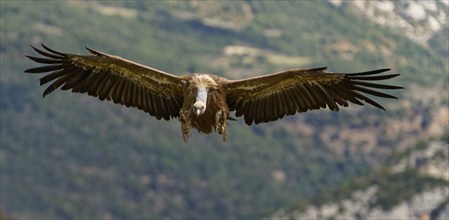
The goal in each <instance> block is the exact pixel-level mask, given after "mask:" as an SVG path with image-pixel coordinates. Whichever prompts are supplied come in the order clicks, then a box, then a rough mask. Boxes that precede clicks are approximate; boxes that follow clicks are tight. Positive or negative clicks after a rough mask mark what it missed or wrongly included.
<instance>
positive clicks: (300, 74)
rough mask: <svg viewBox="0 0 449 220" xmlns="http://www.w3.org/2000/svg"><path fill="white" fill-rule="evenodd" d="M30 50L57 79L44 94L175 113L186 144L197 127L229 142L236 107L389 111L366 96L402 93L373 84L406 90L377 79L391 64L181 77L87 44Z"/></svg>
mask: <svg viewBox="0 0 449 220" xmlns="http://www.w3.org/2000/svg"><path fill="white" fill-rule="evenodd" d="M31 47H32V48H33V49H34V50H35V51H36V52H37V53H39V54H40V55H42V56H43V57H33V56H27V57H28V58H30V59H31V60H33V61H36V62H38V63H42V64H44V66H41V67H37V68H31V69H28V70H26V71H25V72H26V73H38V74H44V76H43V77H42V78H40V84H41V85H44V84H46V83H49V82H51V84H50V86H48V88H47V89H46V90H45V91H44V94H43V96H46V95H48V94H49V93H51V92H53V91H54V90H55V89H57V88H59V87H61V86H62V87H61V89H62V90H70V89H71V90H72V92H77V93H87V94H88V95H91V96H96V97H98V98H99V99H100V100H105V99H106V100H111V101H113V102H114V103H118V104H122V105H125V106H127V107H131V106H132V107H137V108H138V109H140V110H143V111H145V112H148V113H149V114H150V115H152V116H154V117H156V118H157V119H161V118H163V119H165V120H169V119H171V118H177V119H178V120H179V121H180V122H181V130H182V135H183V138H184V141H185V142H187V140H188V138H189V136H190V129H191V128H196V129H197V130H198V131H199V132H203V133H211V132H213V131H216V132H218V133H219V134H221V135H222V136H223V141H226V126H227V122H226V121H227V120H228V119H231V118H230V116H229V113H230V112H231V111H235V116H236V117H240V116H243V117H244V119H245V123H246V124H248V125H252V124H253V123H254V124H259V123H262V122H270V121H275V120H277V119H280V118H283V117H284V116H285V115H293V114H296V113H297V112H306V111H308V110H314V109H320V108H326V107H328V108H329V109H330V110H332V111H338V110H339V106H344V107H347V106H348V102H351V103H354V104H358V105H363V102H366V103H368V104H371V105H373V106H375V107H377V108H380V109H384V108H383V107H382V106H381V105H380V104H378V103H377V102H375V101H373V100H372V99H370V98H368V97H367V96H366V94H368V95H371V96H378V97H382V98H396V97H394V96H392V95H389V94H385V93H382V92H379V91H376V90H374V89H400V88H402V87H398V86H392V85H384V84H381V83H373V82H372V81H379V80H386V79H390V78H393V77H396V76H398V75H399V74H380V73H383V72H385V71H388V70H389V69H378V70H371V71H366V72H359V73H332V72H327V71H326V68H324V67H323V68H314V69H291V70H286V71H281V72H277V73H273V74H268V75H263V76H257V77H252V78H248V79H241V80H229V79H226V78H223V77H219V76H216V75H212V74H203V73H196V74H193V75H183V76H176V75H173V74H170V73H166V72H163V71H160V70H157V69H154V68H151V67H148V66H144V65H141V64H138V63H135V62H132V61H130V60H126V59H123V58H121V57H118V56H113V55H109V54H106V53H103V52H99V51H95V50H92V49H89V48H86V49H87V50H88V51H89V52H90V53H91V54H92V55H75V54H67V53H61V52H58V51H55V50H52V49H50V48H48V47H47V46H45V45H43V44H42V47H43V48H44V49H45V50H42V49H37V48H35V47H33V46H31ZM362 101H363V102H362ZM384 110H385V109H384Z"/></svg>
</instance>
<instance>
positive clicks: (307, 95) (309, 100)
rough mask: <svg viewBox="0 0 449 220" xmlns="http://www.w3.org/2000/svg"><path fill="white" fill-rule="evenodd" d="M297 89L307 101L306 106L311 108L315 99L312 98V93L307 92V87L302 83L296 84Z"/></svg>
mask: <svg viewBox="0 0 449 220" xmlns="http://www.w3.org/2000/svg"><path fill="white" fill-rule="evenodd" d="M298 89H299V90H300V92H301V94H302V96H301V97H304V100H305V101H306V102H307V108H308V109H312V108H313V106H314V105H315V101H314V100H313V97H312V95H311V94H310V93H309V91H308V89H307V88H306V87H304V85H303V84H301V85H298Z"/></svg>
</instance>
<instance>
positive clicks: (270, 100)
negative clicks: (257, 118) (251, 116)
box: [265, 94, 273, 122]
mask: <svg viewBox="0 0 449 220" xmlns="http://www.w3.org/2000/svg"><path fill="white" fill-rule="evenodd" d="M272 106H273V95H272V94H270V95H268V97H267V99H266V100H265V110H266V120H265V122H268V121H270V120H272V118H273V109H272Z"/></svg>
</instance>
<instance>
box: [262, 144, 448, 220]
mask: <svg viewBox="0 0 449 220" xmlns="http://www.w3.org/2000/svg"><path fill="white" fill-rule="evenodd" d="M448 152H449V148H448V143H447V141H446V142H440V141H434V142H430V143H428V144H426V145H425V147H422V146H420V147H419V149H416V150H413V151H410V152H408V153H405V154H404V153H402V154H400V155H401V156H398V157H397V162H396V163H395V164H393V165H392V166H391V167H389V168H387V169H388V170H389V173H390V174H393V175H396V174H400V173H403V172H407V171H409V170H415V171H417V172H416V175H417V176H416V177H417V178H422V177H426V178H430V179H426V180H427V181H429V180H432V179H433V178H434V179H435V180H440V181H441V182H440V183H439V184H436V185H433V186H431V187H424V190H422V191H420V192H413V193H414V194H413V195H411V196H408V197H407V199H405V200H402V201H398V202H396V204H393V205H392V207H389V208H382V204H381V203H379V198H380V197H384V192H382V191H383V189H381V187H382V188H388V187H390V186H388V185H387V186H385V184H384V185H383V186H379V185H378V184H371V185H369V186H367V187H364V188H362V189H357V190H354V191H352V192H349V194H348V195H342V197H343V198H344V199H342V200H339V201H334V202H327V203H326V202H325V203H324V204H321V205H315V204H309V205H307V206H305V207H303V208H301V209H297V210H293V211H287V210H284V209H282V210H278V211H277V212H276V213H274V214H273V215H272V216H271V217H269V219H449V161H448V160H447V158H449V153H448ZM387 175H389V174H387ZM391 184H392V185H394V184H396V183H395V182H393V183H391ZM398 184H400V183H398ZM418 184H419V183H418ZM391 187H392V188H393V187H394V186H391ZM396 188H397V187H396ZM389 196H391V197H396V196H398V195H394V194H393V195H389ZM384 199H385V197H384ZM387 199H388V197H387Z"/></svg>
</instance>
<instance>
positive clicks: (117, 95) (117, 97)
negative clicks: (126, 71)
mask: <svg viewBox="0 0 449 220" xmlns="http://www.w3.org/2000/svg"><path fill="white" fill-rule="evenodd" d="M125 80H126V79H124V78H122V77H118V79H117V82H116V86H114V88H113V90H112V98H113V100H114V102H115V103H122V102H123V101H122V94H123V86H124V84H125Z"/></svg>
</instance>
